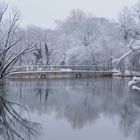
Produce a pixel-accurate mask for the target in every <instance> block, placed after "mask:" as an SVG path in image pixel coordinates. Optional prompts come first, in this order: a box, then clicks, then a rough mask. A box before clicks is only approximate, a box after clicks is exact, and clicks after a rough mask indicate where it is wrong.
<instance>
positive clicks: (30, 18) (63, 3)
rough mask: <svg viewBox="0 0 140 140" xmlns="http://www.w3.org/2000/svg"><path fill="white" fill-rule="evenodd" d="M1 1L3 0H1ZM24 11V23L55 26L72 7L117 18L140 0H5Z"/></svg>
mask: <svg viewBox="0 0 140 140" xmlns="http://www.w3.org/2000/svg"><path fill="white" fill-rule="evenodd" d="M0 1H1V0H0ZM5 1H7V2H8V3H9V5H10V7H12V6H14V7H18V9H19V10H20V11H21V13H22V25H23V26H25V25H28V24H33V25H37V26H41V27H43V28H54V27H55V22H54V21H55V20H56V19H64V18H66V17H67V16H68V15H69V13H70V11H71V10H72V9H81V10H83V11H84V12H87V13H91V14H93V15H95V16H97V17H106V18H109V19H117V17H118V14H119V12H120V11H121V10H122V8H123V7H124V6H128V7H131V6H133V5H134V4H135V3H136V2H137V1H138V0H5Z"/></svg>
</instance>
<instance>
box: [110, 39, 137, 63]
mask: <svg viewBox="0 0 140 140" xmlns="http://www.w3.org/2000/svg"><path fill="white" fill-rule="evenodd" d="M134 41H135V40H134V39H132V40H131V41H130V43H129V44H128V46H127V48H130V49H131V50H129V51H128V52H126V53H125V54H123V55H122V56H121V57H119V58H117V59H115V60H114V61H113V63H120V62H121V61H122V60H123V59H125V58H126V57H127V56H128V55H129V54H131V53H132V52H134V51H136V50H138V49H140V47H139V48H133V47H132V44H133V43H134Z"/></svg>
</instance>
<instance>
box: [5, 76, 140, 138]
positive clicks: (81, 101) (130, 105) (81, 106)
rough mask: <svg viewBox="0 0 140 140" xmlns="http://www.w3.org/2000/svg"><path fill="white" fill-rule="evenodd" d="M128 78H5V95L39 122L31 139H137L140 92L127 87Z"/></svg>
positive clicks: (139, 122)
mask: <svg viewBox="0 0 140 140" xmlns="http://www.w3.org/2000/svg"><path fill="white" fill-rule="evenodd" d="M129 80H130V79H129V78H125V79H120V78H93V79H75V80H72V79H65V80H64V79H60V80H41V81H40V80H36V81H9V82H8V83H7V93H8V94H7V98H8V99H9V100H11V101H13V102H18V103H19V104H22V105H24V106H26V107H27V109H28V111H29V114H30V119H31V120H32V121H35V122H38V123H40V124H41V125H42V128H43V130H42V134H41V135H40V136H38V137H36V138H33V140H93V139H94V140H139V139H140V93H138V92H136V91H132V90H131V89H129V88H128V86H127V85H128V81H129ZM20 113H21V115H22V116H24V115H25V114H24V112H22V111H21V112H20Z"/></svg>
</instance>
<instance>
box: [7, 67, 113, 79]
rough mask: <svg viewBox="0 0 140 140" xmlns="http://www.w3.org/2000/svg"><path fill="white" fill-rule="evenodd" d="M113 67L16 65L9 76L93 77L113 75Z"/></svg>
mask: <svg viewBox="0 0 140 140" xmlns="http://www.w3.org/2000/svg"><path fill="white" fill-rule="evenodd" d="M113 73H114V72H113V70H112V67H110V66H103V65H46V66H44V65H41V66H32V65H30V66H16V67H13V69H12V72H11V73H10V74H9V76H8V78H12V79H13V78H14V79H15V78H20V79H22V78H23V79H24V78H27V79H34V78H41V79H43V78H92V77H104V76H112V75H113Z"/></svg>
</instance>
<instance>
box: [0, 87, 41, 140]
mask: <svg viewBox="0 0 140 140" xmlns="http://www.w3.org/2000/svg"><path fill="white" fill-rule="evenodd" d="M0 93H1V94H0V139H1V140H16V139H18V140H20V139H22V140H24V139H30V137H31V136H34V135H36V134H39V124H38V123H34V122H31V121H29V120H28V119H24V118H22V117H21V115H20V114H19V113H18V111H17V110H18V109H22V110H24V111H25V112H26V111H27V110H26V108H25V107H24V106H22V105H20V104H17V103H16V102H11V101H9V100H7V99H6V90H5V86H3V85H2V86H1V87H0ZM37 128H38V129H37Z"/></svg>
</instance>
